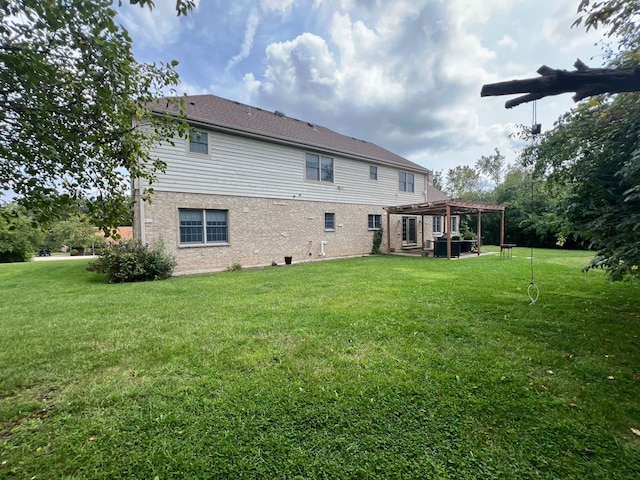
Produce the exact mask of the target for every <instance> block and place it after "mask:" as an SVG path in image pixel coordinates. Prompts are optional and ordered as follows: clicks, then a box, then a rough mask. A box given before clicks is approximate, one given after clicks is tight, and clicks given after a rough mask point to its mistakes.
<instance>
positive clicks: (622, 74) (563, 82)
mask: <svg viewBox="0 0 640 480" xmlns="http://www.w3.org/2000/svg"><path fill="white" fill-rule="evenodd" d="M573 65H574V67H575V68H576V70H575V71H572V72H568V71H567V70H558V69H553V68H550V67H547V66H546V65H543V66H542V67H540V68H539V69H538V71H537V73H539V74H540V75H541V76H540V77H536V78H527V79H524V80H511V81H507V82H498V83H490V84H487V85H483V86H482V90H481V91H480V96H481V97H491V96H498V95H512V94H516V93H525V94H526V95H522V96H520V97H517V98H514V99H512V100H508V101H507V102H506V103H505V107H506V108H512V107H515V106H517V105H520V104H522V103H526V102H532V101H534V100H539V99H541V98H544V97H547V96H550V95H559V94H561V93H568V92H575V95H574V96H573V100H574V101H576V102H577V101H579V100H582V99H583V98H586V97H590V96H592V95H599V94H601V93H622V92H635V91H640V67H635V68H589V67H588V66H587V65H586V64H585V63H584V62H582V61H581V60H580V59H578V60H577V61H576V62H575V63H574V64H573Z"/></svg>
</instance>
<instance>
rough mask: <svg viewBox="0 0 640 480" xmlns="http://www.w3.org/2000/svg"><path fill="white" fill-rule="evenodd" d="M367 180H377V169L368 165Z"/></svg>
mask: <svg viewBox="0 0 640 480" xmlns="http://www.w3.org/2000/svg"><path fill="white" fill-rule="evenodd" d="M369 180H378V167H376V166H375V165H369Z"/></svg>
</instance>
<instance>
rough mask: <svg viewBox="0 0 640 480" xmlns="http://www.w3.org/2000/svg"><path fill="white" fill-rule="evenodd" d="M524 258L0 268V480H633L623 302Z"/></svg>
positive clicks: (598, 282)
mask: <svg viewBox="0 0 640 480" xmlns="http://www.w3.org/2000/svg"><path fill="white" fill-rule="evenodd" d="M528 255H529V251H528V250H527V249H521V248H516V249H514V251H513V259H511V260H501V259H500V256H499V255H498V254H494V255H488V256H482V257H479V258H478V257H474V258H469V259H463V260H456V261H447V260H443V259H433V258H419V257H418V258H409V257H399V256H391V257H388V256H379V257H367V258H357V259H348V260H338V261H330V262H319V263H309V264H304V265H293V266H286V267H285V266H280V267H269V268H265V269H263V270H244V271H241V272H225V273H220V274H214V275H207V276H198V277H187V278H177V279H172V280H168V281H164V282H155V283H140V284H124V285H107V284H104V283H101V279H100V278H99V277H98V276H96V274H93V273H89V272H87V271H86V270H85V268H86V264H87V262H86V261H74V262H65V261H58V262H31V263H28V264H12V265H0V478H17V479H30V478H34V479H56V480H58V479H84V478H104V479H107V478H108V479H111V478H141V479H142V478H144V479H154V478H158V479H163V480H164V479H172V478H189V479H191V478H234V479H235V478H300V479H302V478H332V479H346V478H402V479H407V478H435V479H449V478H451V479H453V478H456V479H457V478H460V479H472V478H478V479H490V478H500V479H512V478H513V479H516V478H517V479H526V478H536V479H537V478H546V479H552V478H553V479H607V480H610V479H636V478H640V436H636V435H635V434H634V433H633V431H632V430H631V429H632V428H635V429H640V381H639V380H640V284H637V283H636V284H629V283H618V284H611V283H608V282H607V281H606V278H605V276H604V274H603V273H602V272H599V271H595V272H589V273H588V274H585V273H582V272H581V270H580V269H581V267H582V266H583V265H584V264H585V263H586V262H587V261H588V260H589V256H588V254H585V253H584V252H564V251H550V250H548V251H544V250H537V251H536V252H535V255H536V258H535V261H534V266H535V274H536V277H535V278H536V283H537V284H538V285H539V287H540V299H539V300H538V302H537V304H535V305H530V304H529V299H528V297H527V287H528V285H529V281H530V271H529V260H528V258H527V257H528Z"/></svg>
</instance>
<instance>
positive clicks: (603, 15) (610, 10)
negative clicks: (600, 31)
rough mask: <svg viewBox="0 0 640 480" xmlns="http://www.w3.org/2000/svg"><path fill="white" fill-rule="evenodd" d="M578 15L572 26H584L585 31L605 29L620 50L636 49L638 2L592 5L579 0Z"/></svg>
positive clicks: (616, 0) (607, 1)
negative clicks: (614, 39) (614, 38)
mask: <svg viewBox="0 0 640 480" xmlns="http://www.w3.org/2000/svg"><path fill="white" fill-rule="evenodd" d="M578 13H579V16H578V18H577V19H576V21H575V22H574V23H573V25H574V26H578V25H580V24H584V26H585V28H586V30H587V31H589V29H591V28H593V29H597V28H605V29H606V35H607V36H608V37H616V39H617V41H618V43H619V45H620V47H621V49H624V50H634V49H636V48H637V43H636V42H637V41H638V36H639V35H640V32H639V31H638V14H639V13H640V1H638V0H605V1H596V2H593V3H592V2H591V1H590V0H581V2H580V5H579V6H578Z"/></svg>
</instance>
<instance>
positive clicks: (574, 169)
mask: <svg viewBox="0 0 640 480" xmlns="http://www.w3.org/2000/svg"><path fill="white" fill-rule="evenodd" d="M639 131H640V94H638V93H624V94H620V95H616V96H613V97H610V96H602V97H593V98H591V99H590V100H589V101H588V102H585V103H583V104H581V105H579V106H578V107H577V108H575V109H573V110H572V111H571V112H569V113H568V114H566V115H565V116H564V117H563V118H561V119H560V120H559V122H558V124H557V126H556V127H555V128H554V129H553V130H552V131H550V132H548V133H547V134H545V136H544V137H543V139H542V141H541V143H540V144H539V145H537V146H535V147H532V148H531V149H529V150H528V151H527V152H525V153H526V155H525V156H524V157H523V158H524V160H525V161H526V162H528V163H529V164H531V165H534V166H535V168H536V171H537V172H539V173H540V174H545V175H547V176H548V178H549V180H550V181H552V182H554V183H555V184H561V185H565V186H567V187H568V188H569V189H570V190H569V194H568V198H567V209H566V216H567V218H568V219H569V221H570V222H571V224H572V225H573V228H574V233H575V235H576V236H577V237H578V238H581V239H583V240H584V241H586V242H588V244H589V246H590V248H592V249H594V250H596V251H597V252H598V255H599V256H600V260H599V261H598V262H597V263H596V264H590V265H589V266H588V268H591V267H592V266H598V267H601V268H604V269H606V270H607V272H608V273H609V276H610V278H611V279H612V280H621V279H623V278H625V277H640V275H639V273H640V272H639V271H638V267H639V266H640V235H639V233H640V195H639V192H640V137H638V132H639Z"/></svg>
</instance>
